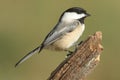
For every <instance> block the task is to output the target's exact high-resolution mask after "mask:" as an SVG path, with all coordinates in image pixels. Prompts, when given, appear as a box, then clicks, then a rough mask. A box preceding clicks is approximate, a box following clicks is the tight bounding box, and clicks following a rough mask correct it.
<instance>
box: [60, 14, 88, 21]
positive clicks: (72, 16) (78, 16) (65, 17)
mask: <svg viewBox="0 0 120 80" xmlns="http://www.w3.org/2000/svg"><path fill="white" fill-rule="evenodd" d="M85 16H86V15H85V14H84V13H81V14H77V13H75V12H66V13H65V14H64V15H63V17H62V21H71V20H75V19H81V18H83V17H85Z"/></svg>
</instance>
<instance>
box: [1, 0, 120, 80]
mask: <svg viewBox="0 0 120 80" xmlns="http://www.w3.org/2000/svg"><path fill="white" fill-rule="evenodd" d="M75 6H76V7H82V8H84V9H86V10H87V11H88V13H90V14H91V15H92V16H91V17H89V18H87V19H86V20H85V23H86V30H85V32H84V34H83V36H82V38H81V39H80V40H84V39H85V38H87V36H88V35H90V34H93V33H94V32H96V31H102V32H103V41H102V44H103V46H104V51H103V53H102V55H101V62H100V64H99V65H98V66H97V68H96V69H95V70H94V71H93V72H92V73H91V74H90V75H89V76H88V77H87V78H88V80H120V75H119V74H120V62H119V61H120V49H119V48H120V31H119V30H120V28H119V27H120V0H111V1H110V0H102V1H101V0H91V1H90V0H58V1H56V0H0V80H46V79H47V78H48V77H49V75H50V73H51V72H52V71H53V70H54V69H55V68H56V66H57V65H58V64H59V63H60V62H61V61H63V60H64V58H65V55H66V53H65V52H52V51H50V50H43V51H42V52H41V53H40V54H39V55H34V56H33V57H31V58H30V59H29V60H27V61H26V62H24V63H23V64H21V65H20V66H18V67H17V68H15V67H14V65H15V63H16V62H17V61H18V60H19V59H20V58H22V57H23V56H24V55H25V54H26V53H28V52H29V51H31V50H32V49H34V48H35V47H37V46H38V45H39V44H40V43H41V42H42V41H43V39H44V38H45V36H46V35H47V33H48V32H49V31H50V30H51V29H52V28H53V27H54V25H55V24H56V23H57V21H58V19H59V16H60V15H61V13H62V12H63V11H64V10H66V9H68V8H70V7H75Z"/></svg>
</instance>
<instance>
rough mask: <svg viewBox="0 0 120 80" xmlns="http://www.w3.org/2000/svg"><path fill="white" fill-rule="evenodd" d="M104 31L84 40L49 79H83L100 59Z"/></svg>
mask: <svg viewBox="0 0 120 80" xmlns="http://www.w3.org/2000/svg"><path fill="white" fill-rule="evenodd" d="M101 40H102V33H101V32H96V33H95V34H94V35H92V36H89V37H88V38H87V39H86V40H85V41H83V42H82V43H81V44H80V45H79V46H78V48H77V49H76V50H75V51H74V53H72V54H71V55H70V56H69V57H68V58H66V59H65V60H64V61H63V62H62V63H61V64H60V65H59V66H58V67H57V68H56V69H55V70H54V71H53V72H52V73H51V75H50V77H49V78H48V80H83V79H84V78H85V77H86V75H87V74H88V73H89V72H90V71H92V70H93V69H94V68H95V66H96V65H97V64H98V63H99V61H100V53H101V51H102V50H103V47H102V45H101Z"/></svg>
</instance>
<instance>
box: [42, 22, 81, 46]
mask: <svg viewBox="0 0 120 80" xmlns="http://www.w3.org/2000/svg"><path fill="white" fill-rule="evenodd" d="M78 25H79V21H74V22H72V23H69V24H65V23H59V24H58V25H56V27H55V28H54V29H53V30H52V31H51V32H50V33H49V34H48V35H47V37H46V38H45V40H44V41H43V45H44V46H46V45H50V44H52V43H53V42H55V41H56V40H58V39H60V38H61V37H62V36H63V35H64V34H66V33H68V32H71V31H73V30H74V29H75V28H76V27H77V26H78Z"/></svg>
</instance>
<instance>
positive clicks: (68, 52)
mask: <svg viewBox="0 0 120 80" xmlns="http://www.w3.org/2000/svg"><path fill="white" fill-rule="evenodd" d="M65 51H67V55H66V58H67V57H69V56H70V55H71V54H72V53H73V51H70V50H65Z"/></svg>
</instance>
